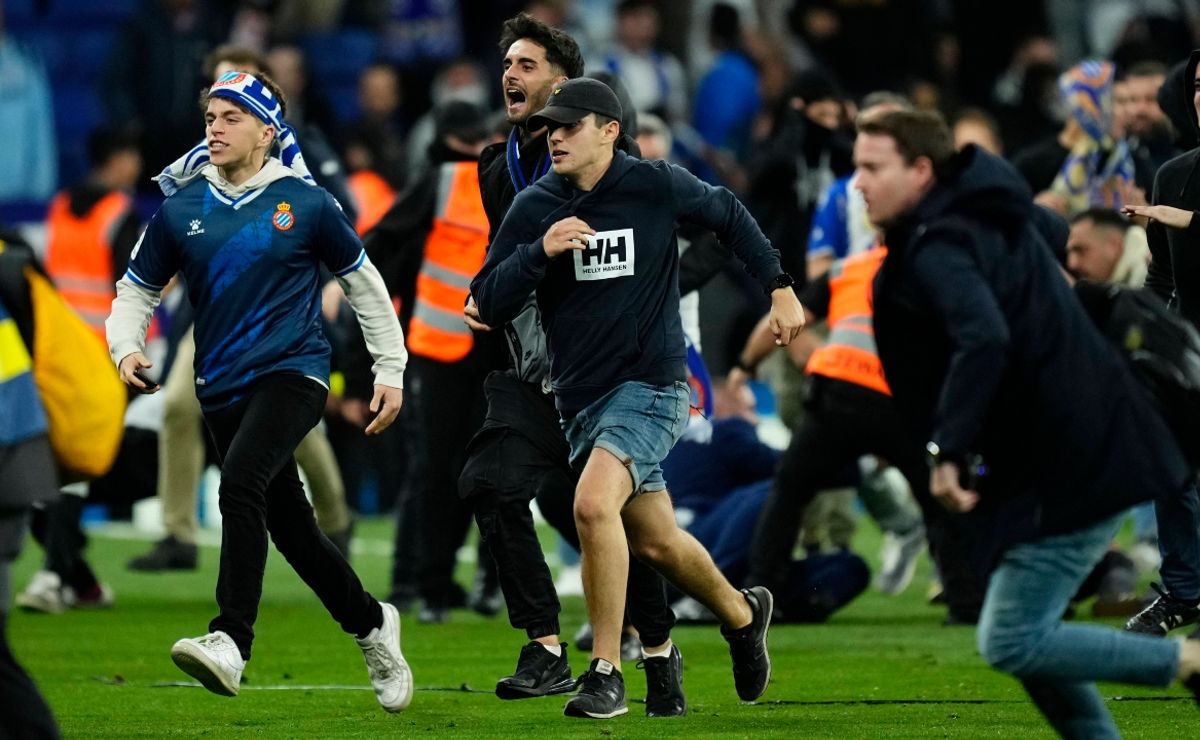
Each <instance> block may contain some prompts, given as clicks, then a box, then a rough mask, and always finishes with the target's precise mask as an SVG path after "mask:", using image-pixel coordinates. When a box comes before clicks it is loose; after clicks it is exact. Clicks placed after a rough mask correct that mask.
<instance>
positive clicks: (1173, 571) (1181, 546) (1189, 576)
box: [1154, 486, 1200, 604]
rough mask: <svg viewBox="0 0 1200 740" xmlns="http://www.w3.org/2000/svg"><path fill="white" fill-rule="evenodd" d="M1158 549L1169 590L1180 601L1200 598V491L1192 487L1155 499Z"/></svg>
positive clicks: (1193, 600)
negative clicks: (1165, 497)
mask: <svg viewBox="0 0 1200 740" xmlns="http://www.w3.org/2000/svg"><path fill="white" fill-rule="evenodd" d="M1154 513H1155V514H1156V516H1157V519H1158V551H1159V552H1160V553H1161V554H1162V566H1161V567H1160V568H1159V569H1158V570H1159V573H1160V574H1161V575H1162V582H1163V585H1164V586H1166V588H1167V592H1168V593H1169V594H1171V596H1173V597H1174V598H1176V599H1179V600H1180V601H1186V602H1188V603H1193V604H1194V603H1196V602H1197V601H1200V493H1198V492H1197V491H1196V487H1195V486H1192V487H1190V488H1188V489H1187V490H1186V491H1184V492H1183V493H1181V494H1179V495H1178V496H1172V497H1170V498H1168V499H1156V500H1155V501H1154Z"/></svg>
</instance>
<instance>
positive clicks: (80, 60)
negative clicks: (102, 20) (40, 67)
mask: <svg viewBox="0 0 1200 740" xmlns="http://www.w3.org/2000/svg"><path fill="white" fill-rule="evenodd" d="M115 37H116V30H115V29H114V28H112V27H108V28H86V29H80V30H77V31H71V32H67V33H66V34H65V35H64V38H65V41H64V44H65V45H66V47H67V50H68V62H67V64H66V65H65V69H63V70H62V72H61V73H60V74H59V75H58V76H57V77H56V78H55V82H58V83H67V84H89V85H93V84H95V82H96V80H97V79H98V78H99V77H100V73H101V72H102V71H103V70H104V66H105V65H106V64H108V58H109V56H110V55H111V54H112V49H113V39H114V38H115Z"/></svg>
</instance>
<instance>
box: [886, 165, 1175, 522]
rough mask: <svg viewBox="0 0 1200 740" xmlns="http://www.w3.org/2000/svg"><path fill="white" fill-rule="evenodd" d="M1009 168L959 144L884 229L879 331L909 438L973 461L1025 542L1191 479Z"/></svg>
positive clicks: (1042, 214) (1047, 222) (1048, 225)
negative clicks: (940, 174) (943, 172)
mask: <svg viewBox="0 0 1200 740" xmlns="http://www.w3.org/2000/svg"><path fill="white" fill-rule="evenodd" d="M1047 214H1048V212H1046V211H1044V210H1043V209H1040V208H1037V207H1035V206H1034V205H1033V204H1032V202H1031V193H1030V190H1029V187H1028V186H1027V185H1026V184H1025V182H1024V181H1023V179H1022V178H1021V176H1020V175H1019V174H1018V173H1017V171H1016V170H1015V169H1013V168H1012V166H1011V165H1009V164H1007V163H1006V162H1004V161H1003V160H1001V159H999V158H997V157H993V156H991V155H989V154H986V153H984V152H982V151H980V150H978V149H976V148H974V147H968V148H967V149H966V150H965V151H964V152H963V153H962V154H961V155H959V160H958V161H957V162H956V171H955V174H953V175H952V176H950V177H948V178H947V180H946V181H944V182H942V183H940V184H938V185H937V186H935V188H934V189H933V190H932V191H931V192H930V193H929V194H928V195H926V197H925V198H924V199H922V201H921V202H920V203H919V204H918V205H917V207H916V208H915V209H914V210H913V211H912V212H910V213H909V214H908V215H907V216H906V217H905V218H904V219H903V220H902V222H900V223H898V224H895V225H893V226H892V227H891V228H889V229H888V230H887V243H888V245H889V253H888V257H887V259H886V260H885V262H884V264H883V267H882V268H881V270H880V272H879V275H878V276H877V277H876V283H875V295H874V301H875V334H876V340H877V342H878V346H879V355H880V358H881V359H882V361H883V365H884V371H885V373H886V374H887V379H888V383H889V384H890V385H891V388H892V391H893V393H894V396H895V399H896V403H897V406H898V407H899V409H900V411H901V413H902V414H903V415H904V417H905V418H906V419H907V420H908V421H909V422H910V423H911V425H912V427H913V433H914V434H916V435H919V438H920V439H922V441H924V440H932V441H934V442H936V443H937V444H938V445H939V446H940V447H941V448H942V449H943V450H945V451H947V452H949V453H951V454H965V453H980V454H982V455H983V456H984V458H985V460H986V461H987V463H988V464H989V466H990V471H989V473H988V476H987V479H986V480H985V482H984V483H983V484H982V485H981V487H980V491H981V493H983V494H984V496H985V500H988V499H990V503H991V504H993V505H994V504H995V503H996V502H997V501H1003V502H1005V505H1004V506H1001V509H1007V511H1006V514H1012V509H1013V506H1011V505H1008V504H1011V503H1012V502H1019V503H1020V506H1017V507H1016V508H1019V509H1021V512H1020V514H1019V518H1020V519H1021V520H1022V522H1023V525H1024V526H1025V527H1026V529H1025V531H1024V532H1023V534H1024V535H1026V536H1030V535H1033V534H1036V533H1038V532H1041V533H1054V532H1067V531H1072V530H1074V529H1078V528H1080V527H1083V526H1085V525H1088V524H1091V523H1095V522H1097V521H1100V520H1101V519H1103V518H1104V517H1107V516H1110V515H1114V514H1116V513H1118V512H1120V511H1122V510H1124V509H1127V508H1129V507H1130V506H1131V505H1133V504H1135V503H1137V502H1139V501H1144V500H1147V499H1151V498H1156V497H1164V496H1169V495H1174V494H1177V493H1178V492H1179V491H1181V490H1182V488H1183V486H1184V484H1185V481H1186V480H1187V479H1188V477H1189V469H1188V466H1187V464H1186V463H1185V461H1184V459H1183V456H1182V454H1181V453H1180V451H1179V449H1178V446H1177V444H1176V443H1175V441H1174V439H1173V437H1172V436H1171V434H1170V432H1169V431H1168V429H1167V427H1166V424H1165V423H1164V421H1163V420H1162V418H1161V417H1160V415H1159V414H1158V412H1157V411H1156V410H1155V409H1154V407H1153V405H1152V401H1151V399H1150V397H1149V394H1148V392H1147V391H1146V390H1145V389H1144V388H1142V387H1141V386H1140V385H1139V384H1138V382H1137V381H1136V380H1135V378H1134V377H1133V375H1132V374H1131V372H1130V371H1129V369H1128V368H1127V366H1126V365H1125V363H1124V361H1123V360H1122V358H1121V357H1120V356H1119V355H1118V354H1117V352H1116V351H1115V350H1114V349H1113V348H1112V347H1110V346H1109V344H1108V343H1107V341H1106V340H1105V339H1104V338H1103V337H1102V336H1101V335H1100V333H1099V332H1098V330H1097V329H1096V328H1095V327H1094V326H1093V324H1092V322H1091V320H1090V319H1089V318H1088V316H1087V315H1086V314H1085V313H1084V311H1083V308H1082V307H1081V305H1080V304H1079V302H1078V300H1077V298H1076V297H1075V294H1074V293H1073V292H1072V291H1071V289H1070V287H1069V286H1068V285H1067V282H1066V280H1064V278H1063V275H1062V273H1061V270H1060V268H1059V266H1058V265H1057V264H1056V263H1055V261H1054V258H1053V257H1052V254H1051V250H1050V249H1049V248H1048V247H1049V244H1048V242H1049V241H1053V240H1061V239H1065V234H1066V228H1065V227H1066V225H1065V224H1064V223H1063V222H1062V221H1061V219H1057V218H1055V219H1053V220H1051V219H1050V218H1049V217H1048V215H1047Z"/></svg>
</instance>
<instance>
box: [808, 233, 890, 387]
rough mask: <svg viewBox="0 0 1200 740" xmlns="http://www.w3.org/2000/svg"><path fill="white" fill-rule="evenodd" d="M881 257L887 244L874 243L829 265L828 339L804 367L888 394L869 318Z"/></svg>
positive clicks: (813, 373)
mask: <svg viewBox="0 0 1200 740" xmlns="http://www.w3.org/2000/svg"><path fill="white" fill-rule="evenodd" d="M884 257H887V247H875V248H874V249H870V250H868V251H866V252H862V253H861V254H856V255H854V256H851V257H847V258H846V259H843V260H840V261H838V262H837V263H835V264H834V266H833V267H832V268H831V269H830V272H829V316H828V318H827V322H828V324H829V339H827V340H826V342H825V344H823V345H821V348H820V349H818V350H817V351H816V352H813V353H812V356H811V357H810V358H809V359H808V366H807V367H806V368H805V370H806V371H807V372H808V373H809V374H810V375H824V376H825V377H827V378H835V379H837V380H844V381H846V382H847V383H854V384H856V385H861V386H863V387H864V388H870V389H871V390H874V391H879V392H880V393H883V394H885V395H888V396H890V395H892V390H891V388H889V387H888V384H887V380H885V379H884V377H883V363H882V362H880V361H879V352H878V350H877V349H876V348H875V326H874V323H873V321H872V318H871V316H872V314H871V284H872V283H873V282H874V280H875V273H877V272H879V266H880V265H882V264H883V259H884Z"/></svg>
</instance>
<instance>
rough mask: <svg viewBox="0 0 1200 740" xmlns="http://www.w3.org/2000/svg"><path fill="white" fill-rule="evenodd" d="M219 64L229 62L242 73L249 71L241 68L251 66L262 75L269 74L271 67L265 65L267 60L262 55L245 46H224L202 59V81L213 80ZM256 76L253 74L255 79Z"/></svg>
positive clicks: (267, 64)
mask: <svg viewBox="0 0 1200 740" xmlns="http://www.w3.org/2000/svg"><path fill="white" fill-rule="evenodd" d="M221 62H229V63H230V64H232V65H234V66H236V67H237V68H238V69H239V70H240V71H243V72H246V71H249V70H246V69H243V67H246V66H251V67H254V69H256V70H258V72H261V73H262V74H265V75H270V74H271V65H270V64H269V63H267V58H266V57H265V56H263V55H262V54H260V53H258V52H257V51H255V50H254V49H251V48H249V47H246V46H235V45H234V44H224V45H222V46H218V47H217V48H215V49H213V50H212V53H211V54H209V55H208V56H206V57H204V79H206V80H211V79H213V76H214V75H215V74H216V73H217V65H219V64H220V63H221ZM257 76H258V74H255V77H257Z"/></svg>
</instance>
